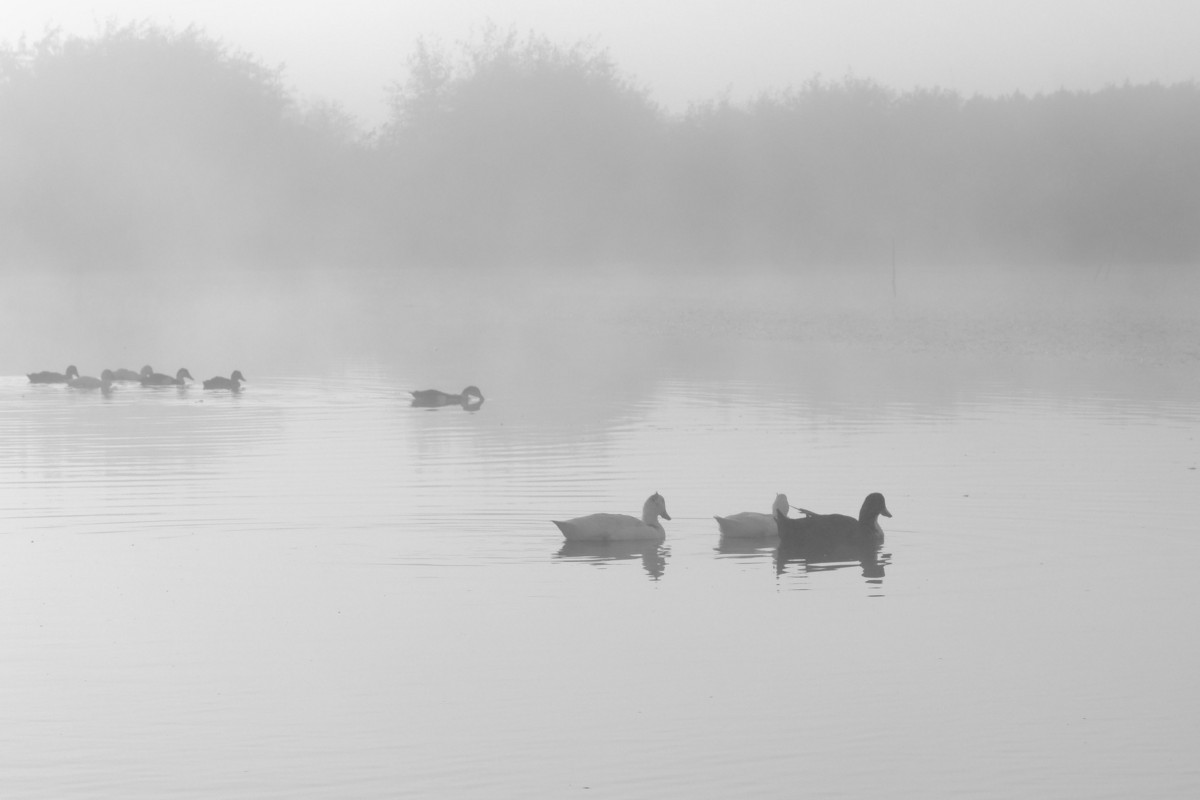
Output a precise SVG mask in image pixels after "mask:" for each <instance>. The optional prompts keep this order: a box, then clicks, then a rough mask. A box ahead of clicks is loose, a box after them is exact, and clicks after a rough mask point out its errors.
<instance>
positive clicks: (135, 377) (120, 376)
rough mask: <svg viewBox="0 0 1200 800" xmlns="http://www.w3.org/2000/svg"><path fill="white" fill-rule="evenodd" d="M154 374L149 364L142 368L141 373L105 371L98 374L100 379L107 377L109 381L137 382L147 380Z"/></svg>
mask: <svg viewBox="0 0 1200 800" xmlns="http://www.w3.org/2000/svg"><path fill="white" fill-rule="evenodd" d="M153 374H154V368H153V367H151V366H150V365H149V364H147V365H146V366H144V367H142V370H141V372H134V371H133V370H131V369H123V368H122V369H106V370H104V372H102V373H100V376H101V377H104V376H105V375H108V379H109V380H110V381H138V382H140V381H141V380H142V378H148V377H150V376H151V375H153Z"/></svg>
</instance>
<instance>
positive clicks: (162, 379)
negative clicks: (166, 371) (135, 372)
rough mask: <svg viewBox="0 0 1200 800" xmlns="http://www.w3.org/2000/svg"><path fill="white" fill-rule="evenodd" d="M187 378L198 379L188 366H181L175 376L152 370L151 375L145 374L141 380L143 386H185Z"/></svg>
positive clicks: (190, 379)
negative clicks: (188, 369) (193, 375)
mask: <svg viewBox="0 0 1200 800" xmlns="http://www.w3.org/2000/svg"><path fill="white" fill-rule="evenodd" d="M185 378H186V379H187V380H189V381H194V380H196V379H195V378H193V377H192V373H190V372H188V371H187V369H186V368H184V367H180V369H179V371H178V372H176V373H175V377H174V378H172V377H171V376H170V375H163V374H162V373H161V372H151V373H150V374H149V375H143V376H142V378H141V381H142V386H183V385H184V383H185V380H184V379H185Z"/></svg>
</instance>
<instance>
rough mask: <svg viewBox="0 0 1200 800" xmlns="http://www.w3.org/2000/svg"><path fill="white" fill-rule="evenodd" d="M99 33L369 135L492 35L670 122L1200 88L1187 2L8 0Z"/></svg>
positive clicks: (24, 29)
mask: <svg viewBox="0 0 1200 800" xmlns="http://www.w3.org/2000/svg"><path fill="white" fill-rule="evenodd" d="M109 18H115V19H116V20H118V21H119V22H128V21H133V20H151V21H154V22H158V23H164V24H168V25H171V26H174V27H177V28H183V27H186V26H187V25H189V24H197V25H199V26H200V27H202V28H203V29H204V30H205V31H206V32H207V33H208V34H210V35H212V36H214V37H216V38H219V39H221V40H222V41H224V42H226V43H228V44H230V45H231V46H233V47H235V48H240V49H242V50H244V51H246V52H248V53H250V54H252V55H254V56H256V57H258V58H260V59H261V60H262V61H263V62H265V63H266V64H268V65H270V66H277V65H283V66H284V68H285V72H284V74H285V78H286V80H287V83H288V85H289V86H290V87H291V88H292V89H293V90H295V92H296V93H297V95H298V96H299V97H301V98H302V99H322V100H333V101H337V102H339V103H341V104H342V105H343V106H344V107H345V108H346V110H347V111H350V112H351V113H352V114H354V115H356V116H357V117H359V119H360V120H362V121H363V122H364V123H365V124H367V125H374V124H376V123H378V122H380V121H381V120H382V118H383V116H384V114H385V113H386V109H385V105H384V96H385V92H384V87H385V86H386V85H387V84H389V83H390V82H392V81H394V80H397V79H400V78H403V76H404V74H405V64H406V58H407V56H408V54H409V53H410V52H411V50H412V47H413V44H414V42H415V41H416V39H417V37H418V36H425V37H427V38H429V39H432V40H434V41H441V42H442V43H445V44H453V43H455V42H457V41H459V40H462V39H464V38H468V37H470V36H471V35H472V32H473V31H476V30H478V28H479V27H480V26H481V25H482V24H483V23H485V22H486V21H488V20H491V21H492V22H494V23H496V24H497V25H499V26H501V27H502V28H507V27H509V26H513V27H515V28H516V29H517V30H519V31H522V32H524V31H528V30H532V31H535V32H538V33H541V34H545V35H546V36H549V37H550V38H551V39H553V40H554V41H556V42H558V43H570V42H574V41H578V40H580V39H588V40H591V41H594V42H595V43H597V44H599V45H600V46H602V47H604V48H607V49H608V51H609V52H610V53H611V54H612V56H613V59H614V60H615V61H616V63H617V64H618V65H619V66H620V67H621V68H622V69H624V70H625V71H626V72H627V73H628V74H630V75H631V76H633V77H634V78H636V79H637V80H638V81H639V82H640V83H641V84H643V85H645V86H646V87H647V88H649V89H650V90H651V94H652V96H653V97H654V98H655V99H656V100H657V101H659V102H661V103H663V104H664V105H666V106H667V107H668V108H670V109H672V110H682V109H684V108H686V106H687V104H688V103H689V102H691V101H697V100H700V101H702V100H707V99H712V98H714V97H716V96H718V95H720V94H721V93H722V92H724V91H726V90H728V91H729V92H730V94H731V96H732V97H733V98H734V99H743V98H745V97H748V96H752V95H754V94H755V93H757V92H758V91H761V90H764V89H772V88H781V87H784V86H787V85H789V84H790V85H796V84H799V83H801V82H803V81H804V80H806V79H808V78H811V77H813V76H814V75H817V74H820V75H823V76H825V77H829V78H840V77H842V76H844V75H846V74H848V73H852V74H854V75H856V76H858V77H862V78H873V79H875V80H878V81H879V82H881V83H883V84H885V85H888V86H891V87H893V88H896V89H900V90H904V89H909V88H912V87H914V86H926V87H931V86H940V87H944V88H950V89H955V90H958V91H960V92H962V93H964V94H968V95H969V94H973V93H982V94H988V95H995V94H1004V93H1008V92H1012V91H1022V92H1025V93H1037V92H1047V91H1054V90H1056V89H1059V88H1067V89H1096V88H1100V87H1102V86H1104V85H1106V84H1110V83H1123V82H1125V81H1130V82H1133V83H1145V82H1149V81H1161V82H1167V83H1171V82H1176V81H1182V80H1192V79H1196V78H1200V47H1197V46H1196V35H1197V32H1198V31H1200V2H1193V0H997V1H996V2H990V1H985V0H907V1H902V0H707V1H704V0H603V1H602V2H601V1H600V0H595V1H590V2H589V1H585V0H487V1H485V0H417V1H414V0H406V1H404V2H399V1H397V2H386V1H384V0H338V1H337V2H311V1H310V2H296V0H203V1H202V2H201V1H200V0H99V1H98V0H4V2H3V3H0V40H3V41H6V42H9V43H13V42H15V41H16V40H17V39H19V38H20V36H21V35H22V34H25V35H27V36H28V37H30V38H34V39H36V38H39V37H40V36H41V35H42V33H43V31H44V30H45V29H46V26H47V25H54V26H59V27H61V28H62V29H63V30H64V31H66V32H68V33H77V34H83V35H90V34H92V33H94V32H95V31H96V30H97V28H98V26H99V25H100V23H102V22H103V21H104V20H106V19H109Z"/></svg>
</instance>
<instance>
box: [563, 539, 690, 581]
mask: <svg viewBox="0 0 1200 800" xmlns="http://www.w3.org/2000/svg"><path fill="white" fill-rule="evenodd" d="M670 552H671V550H670V548H669V547H666V546H664V545H663V543H662V541H660V540H648V541H641V542H564V543H563V546H562V548H561V549H560V550H559V551H558V552H557V553H555V554H554V555H555V557H556V558H561V559H565V560H570V561H582V562H587V563H594V564H603V563H605V562H611V561H629V560H632V559H635V558H636V559H641V562H642V568H643V569H645V570H646V574H647V575H649V576H650V579H651V580H658V579H659V578H661V577H662V576H663V574H664V573H665V572H666V571H667V555H668V554H669V553H670Z"/></svg>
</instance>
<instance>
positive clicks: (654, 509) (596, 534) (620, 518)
mask: <svg viewBox="0 0 1200 800" xmlns="http://www.w3.org/2000/svg"><path fill="white" fill-rule="evenodd" d="M28 377H29V382H30V383H65V384H67V385H68V386H70V387H72V388H74V389H101V390H103V391H106V392H107V391H109V390H110V389H111V387H112V384H113V383H114V382H117V381H127V382H131V383H132V382H137V383H140V384H141V385H142V386H185V385H186V384H187V381H194V380H195V378H193V377H192V374H191V373H190V372H188V371H187V369H186V368H181V369H180V370H179V371H178V372H176V373H175V376H174V377H172V376H170V375H163V374H161V373H158V372H155V371H154V369H153V368H151V367H150V366H149V365H147V366H144V367H142V368H141V370H140V371H138V372H134V371H133V370H128V369H111V370H110V369H106V370H104V371H103V372H102V373H100V377H99V378H93V377H90V376H87V375H80V374H79V370H78V369H76V367H75V366H74V365H71V366H69V367H67V370H66V372H63V373H59V372H31V373H29V375H28ZM245 380H246V378H245V376H244V375H242V373H241V371H240V370H234V372H233V374H232V375H231V376H230V377H228V378H225V377H222V376H217V377H214V378H209V379H208V380H206V381H204V383H203V385H204V388H205V389H228V390H230V391H234V392H236V391H239V390H240V388H241V383H242V381H245ZM482 403H483V392H481V391H479V387H477V386H468V387H467V388H465V389H463V390H462V391H461V392H459V393H458V394H451V393H449V392H443V391H440V390H438V389H420V390H417V391H414V392H412V404H413V405H414V406H420V407H429V408H437V407H442V406H450V405H461V406H462V407H463V408H467V409H471V410H473V409H477V408H478V407H479V406H480V405H481V404H482ZM791 508H795V509H796V510H797V511H799V512H800V514H801V516H800V517H789V516H788V511H789V509H791ZM880 516H884V517H891V516H892V514H891V512H890V511H888V508H887V503H886V501H885V500H884V498H883V495H882V494H880V493H879V492H872V493H871V494H869V495H867V497H866V499H865V500H863V504H862V508H861V509H859V512H858V518H857V519H856V518H854V517H850V516H847V515H845V514H817V513H815V512H813V511H809V510H808V509H804V508H799V507H797V506H792V505H790V504H789V503H788V499H787V495H785V494H778V495H776V496H775V502H774V503H773V504H772V506H771V513H769V514H768V513H763V512H759V511H742V512H740V513H737V514H730V515H729V516H727V517H721V516H714V517H713V519H715V520H716V521H717V527H718V528H719V529H720V531H721V535H722V536H723V537H726V538H730V539H766V540H773V539H778V540H779V541H780V542H781V543H784V544H787V543H793V544H795V543H804V544H818V545H829V546H838V545H848V546H855V547H858V546H866V545H872V544H880V543H882V542H883V529H882V528H881V527H879V517H880ZM660 519H665V520H667V521H670V519H671V515H670V514H668V513H667V501H666V500H665V499H663V496H662V495H661V494H659V493H658V492H655V493H654V494H652V495H650V496H649V497H648V498H646V502H645V503H644V504H643V505H642V516H641V518H640V519H639V518H638V517H634V516H630V515H629V514H608V513H599V514H588V515H586V516H582V517H575V518H574V519H567V520H551V521H552V522H553V523H554V524H555V525H557V526H558V529H559V530H560V531H562V534H563V537H564V538H565V539H566V540H567V541H568V542H629V541H640V540H661V539H663V538H665V537H666V529H665V528H663V525H662V523H661V522H659V520H660Z"/></svg>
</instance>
